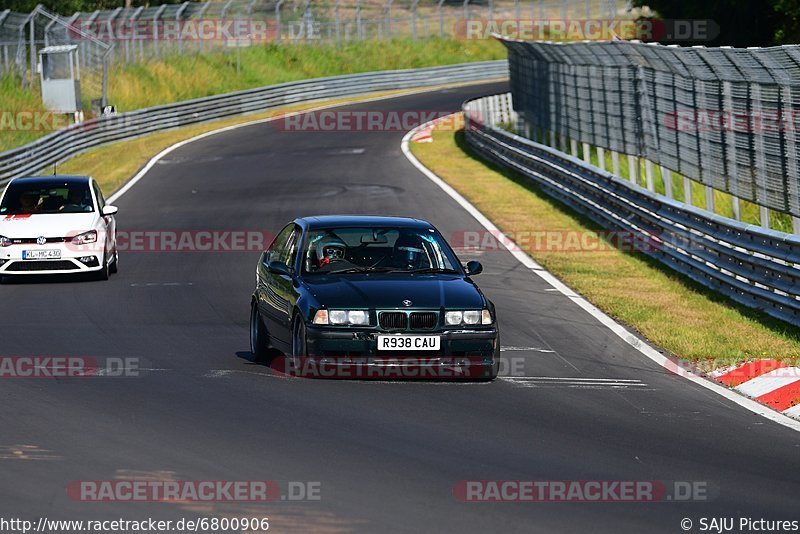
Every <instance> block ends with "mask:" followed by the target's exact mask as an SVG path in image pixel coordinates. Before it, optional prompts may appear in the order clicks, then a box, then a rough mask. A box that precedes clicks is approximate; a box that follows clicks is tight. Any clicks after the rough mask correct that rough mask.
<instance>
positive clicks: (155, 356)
mask: <svg viewBox="0 0 800 534" xmlns="http://www.w3.org/2000/svg"><path fill="white" fill-rule="evenodd" d="M502 90H504V87H502V86H501V85H487V86H473V87H467V88H461V89H449V90H439V91H433V92H429V93H424V94H419V95H413V96H407V97H401V98H395V99H390V100H383V101H379V102H371V103H365V104H360V105H353V106H349V107H348V108H347V109H349V110H380V111H388V110H442V111H447V110H457V109H458V108H459V106H460V104H461V102H463V101H464V100H465V99H468V98H472V97H475V96H478V95H480V94H488V93H496V92H499V91H502ZM402 136H403V135H402V133H401V132H384V133H378V132H361V133H358V132H349V133H338V132H328V133H322V132H304V133H300V132H294V133H289V132H282V131H280V130H279V129H277V128H276V127H275V125H273V124H269V123H267V124H259V125H253V126H248V127H244V128H241V129H238V130H234V131H230V132H226V133H224V134H220V135H216V136H211V137H207V138H205V139H202V140H200V141H197V142H194V143H191V144H188V145H186V146H184V147H182V148H180V149H178V150H175V151H174V152H172V153H170V154H169V155H168V156H167V157H166V158H165V159H163V160H161V161H160V162H159V164H157V165H155V166H154V167H153V169H152V170H151V171H150V172H149V173H148V175H147V176H146V177H145V178H144V179H143V180H142V181H141V182H140V183H138V184H136V186H135V187H133V188H132V189H131V190H130V191H129V192H128V193H127V194H125V195H124V196H123V197H122V198H121V199H119V200H118V201H117V202H116V204H117V205H119V207H120V215H119V226H120V228H123V229H127V230H131V231H176V230H188V231H204V230H250V231H252V230H263V231H267V232H274V231H277V230H278V229H279V228H280V227H281V225H282V224H283V223H284V222H286V221H288V220H290V219H292V218H294V217H296V216H298V215H310V214H328V213H357V212H358V213H361V212H369V213H375V214H394V215H408V216H419V217H424V218H427V219H430V220H431V221H432V222H433V223H434V224H436V225H437V226H438V227H439V228H440V229H441V230H442V232H443V233H444V234H445V235H447V236H452V235H454V234H455V233H456V232H461V231H465V230H477V229H479V225H478V224H477V222H476V221H475V220H473V219H472V218H471V216H470V215H468V214H467V213H466V212H465V211H463V210H462V209H461V208H460V207H459V206H458V205H457V204H456V203H455V202H454V201H453V200H452V199H450V197H448V196H447V195H445V194H444V193H443V192H442V191H441V190H440V189H438V188H437V187H436V186H435V185H434V184H433V183H432V182H430V181H429V180H428V179H427V178H425V177H424V176H422V175H421V174H420V173H419V172H418V171H417V170H416V169H415V168H414V167H413V166H412V165H411V164H410V163H409V162H408V161H407V160H406V158H405V157H404V156H403V154H402V153H401V150H400V140H401V138H402ZM257 257H258V252H255V251H254V252H219V253H204V252H182V253H179V252H128V253H126V254H124V255H123V256H122V262H121V270H120V273H119V274H118V275H116V276H113V277H112V279H111V280H110V281H109V282H104V283H100V282H76V281H71V280H67V281H64V280H59V281H48V282H42V283H15V284H11V285H4V286H2V287H0V295H2V300H3V302H4V303H5V306H4V312H3V319H2V321H3V331H2V341H1V342H0V343H1V345H2V354H3V355H12V356H14V355H47V356H64V355H78V356H89V357H92V358H96V359H98V360H103V359H105V358H138V359H139V363H140V367H141V368H142V370H141V371H140V373H139V376H138V377H124V378H112V377H97V378H91V379H59V380H34V379H30V380H23V379H19V380H12V379H7V380H2V381H0V392H2V399H3V404H4V406H3V410H2V412H0V413H1V414H2V415H0V417H1V418H2V432H0V436H2V437H1V438H0V463H2V469H0V501H1V502H2V505H0V512H2V513H1V514H0V515H2V516H6V517H19V516H22V517H27V518H32V517H38V516H47V517H48V518H50V519H56V518H61V519H89V518H91V519H112V518H119V517H124V518H127V519H143V518H146V517H147V516H153V517H164V518H172V519H175V518H180V517H192V516H196V515H200V514H218V515H228V516H233V515H239V516H242V515H245V516H262V515H268V516H269V517H270V524H271V530H273V531H276V532H287V531H308V530H309V529H311V528H316V529H317V530H324V531H332V532H336V531H364V532H376V531H384V532H407V531H419V530H423V531H433V530H435V531H442V532H445V531H447V532H455V531H461V532H487V531H488V532H497V531H525V532H528V531H541V532H578V531H583V530H586V531H592V532H623V531H624V532H643V531H647V532H656V531H659V532H661V531H663V532H676V531H679V529H680V526H679V522H680V520H681V519H682V518H684V517H688V518H691V519H692V520H694V521H697V520H699V518H700V517H710V516H729V517H730V516H733V517H739V516H752V517H755V518H760V517H765V518H771V519H797V518H798V517H797V514H798V513H797V507H796V503H797V495H798V494H800V474H799V473H800V471H798V450H800V435H798V434H797V433H796V432H793V431H791V430H789V429H787V428H784V427H781V426H780V425H777V424H774V423H771V422H768V421H766V420H764V419H762V418H759V417H757V416H755V415H754V414H752V413H750V412H748V411H746V410H744V409H742V408H741V407H738V406H736V405H735V404H733V403H731V402H729V401H726V400H725V399H722V398H720V397H717V396H715V395H713V394H711V393H709V392H708V391H706V390H704V389H703V388H701V387H698V386H696V385H693V384H691V383H689V382H687V381H685V380H682V379H680V378H677V377H675V376H672V375H670V374H668V373H666V372H665V371H664V370H662V369H661V368H659V367H657V366H656V365H655V364H653V363H652V362H650V361H649V360H647V359H646V358H644V357H643V356H642V355H641V354H640V353H638V352H637V351H636V350H635V349H633V348H632V347H630V346H629V345H627V344H626V343H624V342H623V341H622V340H621V339H620V338H619V337H617V336H616V335H614V334H613V333H611V332H609V331H608V330H607V329H605V328H604V327H603V326H602V325H601V324H599V323H598V322H597V321H596V320H594V319H593V318H592V317H591V316H589V315H588V314H586V313H585V312H583V310H581V309H580V308H579V307H577V306H576V305H575V304H573V303H572V302H570V300H569V299H568V298H567V297H565V296H564V295H562V294H560V293H558V292H556V291H552V288H551V287H549V286H548V285H547V284H546V283H545V282H544V281H543V280H542V279H540V278H539V277H536V276H534V275H533V274H532V273H531V272H530V271H529V270H527V269H526V268H525V267H523V266H522V265H520V264H519V262H518V261H517V260H516V259H514V258H513V257H512V256H511V255H510V254H508V253H505V252H498V253H492V254H485V255H484V256H483V257H482V258H481V260H482V261H483V263H484V265H485V272H484V274H482V275H481V276H480V278H479V282H480V284H481V287H482V288H483V289H484V290H485V292H486V293H487V294H488V295H489V296H490V298H492V299H493V300H494V302H495V303H496V305H497V307H498V310H499V314H500V321H501V326H502V335H503V345H504V346H505V347H506V348H507V350H506V351H505V352H504V353H503V354H504V355H505V356H507V357H509V358H513V361H514V362H518V363H519V364H520V365H521V367H520V368H518V369H515V374H516V375H519V376H516V377H511V378H504V379H499V380H497V381H495V382H493V383H489V384H445V383H435V384H434V383H409V382H392V383H382V382H381V383H377V382H345V381H320V380H298V379H284V378H281V377H279V376H275V375H273V374H272V373H270V370H269V369H268V368H265V367H263V366H260V365H256V364H254V363H253V362H251V361H250V359H249V358H250V355H249V345H248V330H247V326H248V302H249V296H250V293H251V291H252V285H253V281H254V266H255V262H256V259H257ZM515 365H516V364H515ZM633 384H637V385H633ZM127 478H151V479H163V478H169V479H176V480H256V479H259V480H260V479H269V480H276V481H283V482H285V481H319V482H321V500H319V501H312V502H297V503H289V502H277V503H273V504H270V505H267V506H264V505H257V504H248V503H206V504H202V505H198V504H196V503H194V504H193V503H129V502H128V503H126V502H115V503H98V502H95V503H87V502H80V501H76V500H73V499H71V498H70V497H69V496H68V495H67V492H66V491H65V488H66V487H67V486H68V485H69V484H70V483H71V482H73V481H79V480H113V479H127ZM487 479H488V480H503V479H508V480H664V481H675V480H679V481H701V482H705V483H707V484H708V486H709V487H710V488H711V491H710V493H711V494H712V500H711V501H710V502H706V503H704V504H699V503H677V502H662V503H654V504H647V503H627V504H620V503H593V504H577V503H560V504H553V503H525V504H504V503H463V502H460V501H459V500H458V499H456V498H454V496H453V488H454V487H455V486H456V485H457V484H458V483H459V481H463V480H487Z"/></svg>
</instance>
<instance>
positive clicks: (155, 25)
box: [153, 5, 167, 57]
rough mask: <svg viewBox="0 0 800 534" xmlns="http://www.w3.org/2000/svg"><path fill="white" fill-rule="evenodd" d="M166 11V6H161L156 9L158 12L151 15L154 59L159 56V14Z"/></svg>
mask: <svg viewBox="0 0 800 534" xmlns="http://www.w3.org/2000/svg"><path fill="white" fill-rule="evenodd" d="M165 9H167V6H166V5H163V6H161V7H160V8H158V11H156V12H155V14H154V15H153V49H154V50H155V53H156V57H159V56H160V55H161V53H160V50H159V47H158V19H159V17H161V14H162V13H163V12H164V10H165Z"/></svg>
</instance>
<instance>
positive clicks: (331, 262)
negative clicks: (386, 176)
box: [303, 227, 458, 274]
mask: <svg viewBox="0 0 800 534" xmlns="http://www.w3.org/2000/svg"><path fill="white" fill-rule="evenodd" d="M303 259H304V262H303V263H304V271H305V272H306V273H319V274H324V273H334V272H335V273H344V272H366V271H386V272H388V271H395V272H411V271H414V272H419V271H435V272H442V271H444V272H449V271H454V272H458V271H457V269H458V260H457V259H456V258H455V256H454V254H453V253H452V251H451V250H450V248H449V247H448V246H447V244H446V243H445V242H444V239H443V238H442V237H441V236H440V235H439V234H438V233H436V232H435V231H434V230H432V229H430V230H429V229H427V228H424V229H418V228H380V227H373V228H332V229H322V230H314V231H312V232H311V233H310V234H309V236H308V240H307V242H306V246H305V250H304V251H303Z"/></svg>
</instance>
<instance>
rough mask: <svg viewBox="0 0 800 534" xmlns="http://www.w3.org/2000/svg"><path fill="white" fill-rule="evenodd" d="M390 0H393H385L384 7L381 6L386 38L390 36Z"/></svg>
mask: <svg viewBox="0 0 800 534" xmlns="http://www.w3.org/2000/svg"><path fill="white" fill-rule="evenodd" d="M392 1H393V0H386V7H385V8H383V17H384V20H385V23H384V24H385V29H386V39H387V40H389V39H391V38H392Z"/></svg>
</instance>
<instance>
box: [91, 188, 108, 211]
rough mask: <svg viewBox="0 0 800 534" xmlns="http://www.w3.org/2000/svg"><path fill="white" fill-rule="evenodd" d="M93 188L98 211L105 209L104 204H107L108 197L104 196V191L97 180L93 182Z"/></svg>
mask: <svg viewBox="0 0 800 534" xmlns="http://www.w3.org/2000/svg"><path fill="white" fill-rule="evenodd" d="M92 189H94V196H96V197H97V211H103V206H105V205H106V199H104V198H103V193H102V192H101V191H100V188H99V187H97V182H92Z"/></svg>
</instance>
